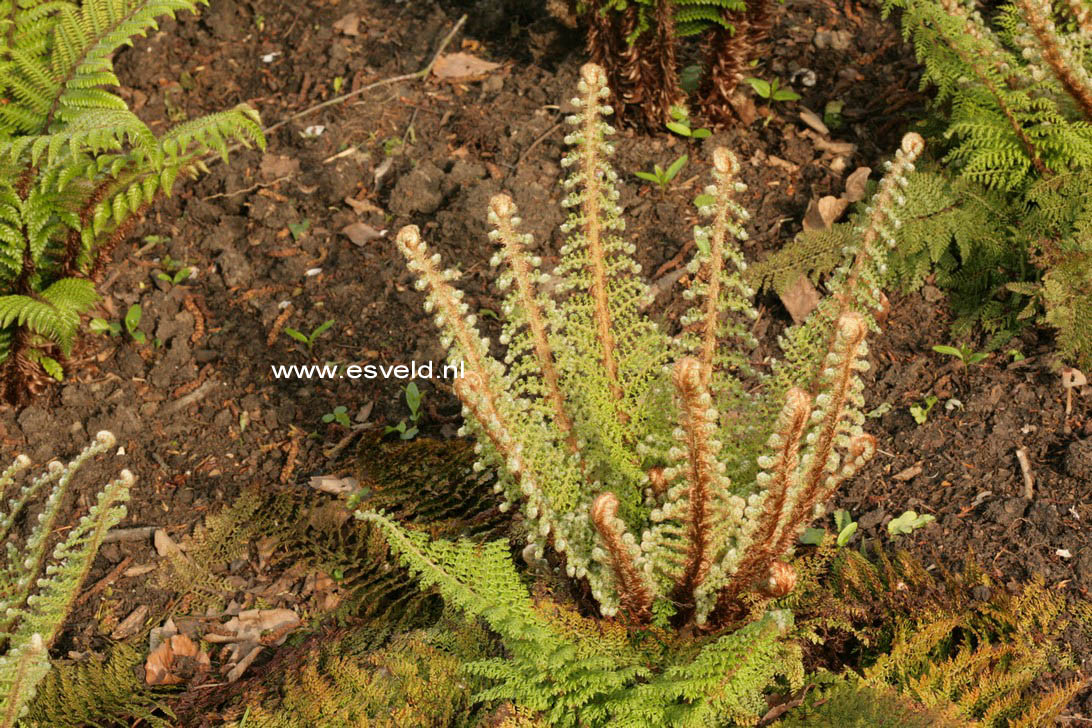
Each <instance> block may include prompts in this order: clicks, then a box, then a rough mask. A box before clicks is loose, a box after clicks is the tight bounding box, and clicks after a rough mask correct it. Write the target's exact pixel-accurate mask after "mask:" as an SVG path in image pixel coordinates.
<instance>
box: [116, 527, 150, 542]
mask: <svg viewBox="0 0 1092 728" xmlns="http://www.w3.org/2000/svg"><path fill="white" fill-rule="evenodd" d="M157 528H159V526H137V527H135V528H116V529H114V530H112V531H107V532H106V535H105V536H103V538H102V542H103V543H114V542H116V541H140V540H141V539H144V538H151V537H152V534H153V533H155V531H156V529H157Z"/></svg>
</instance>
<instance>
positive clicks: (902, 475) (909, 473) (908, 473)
mask: <svg viewBox="0 0 1092 728" xmlns="http://www.w3.org/2000/svg"><path fill="white" fill-rule="evenodd" d="M921 471H922V467H921V464H920V463H918V464H917V465H911V466H910V467H908V468H906V469H905V470H900V471H899V472H897V473H895V474H894V475H892V476H891V477H892V478H894V479H895V480H902V481H907V480H910V479H911V478H916V477H918V476H919V475H921Z"/></svg>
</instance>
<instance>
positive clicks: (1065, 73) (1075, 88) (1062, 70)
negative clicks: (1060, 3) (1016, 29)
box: [1019, 0, 1092, 121]
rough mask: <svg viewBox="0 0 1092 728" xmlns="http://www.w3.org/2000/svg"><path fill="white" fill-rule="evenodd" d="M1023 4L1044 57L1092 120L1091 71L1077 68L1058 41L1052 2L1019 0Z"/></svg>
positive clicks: (1021, 6) (1087, 117) (1029, 24)
mask: <svg viewBox="0 0 1092 728" xmlns="http://www.w3.org/2000/svg"><path fill="white" fill-rule="evenodd" d="M1019 4H1020V8H1021V9H1022V10H1023V11H1024V17H1025V18H1026V19H1027V21H1028V26H1029V27H1030V28H1031V31H1032V32H1033V33H1034V34H1035V38H1036V40H1038V41H1039V46H1040V48H1041V49H1042V52H1043V60H1045V61H1046V62H1047V64H1048V65H1049V66H1050V68H1051V70H1052V71H1054V75H1055V76H1057V77H1058V80H1059V81H1061V82H1062V86H1064V87H1065V90H1066V91H1068V92H1069V95H1070V96H1072V97H1073V99H1074V100H1075V101H1076V102H1077V104H1078V105H1079V106H1080V107H1081V111H1083V112H1084V116H1085V118H1086V119H1088V120H1089V121H1092V84H1090V83H1089V81H1088V74H1087V73H1085V74H1084V77H1083V78H1082V77H1081V75H1080V73H1079V72H1078V71H1077V69H1075V68H1073V66H1072V65H1071V63H1070V61H1071V59H1069V58H1067V57H1066V53H1065V51H1064V49H1063V48H1062V46H1061V44H1060V43H1059V42H1058V36H1057V35H1056V33H1057V29H1056V28H1055V27H1054V23H1053V22H1052V21H1051V19H1050V4H1049V3H1047V4H1046V5H1045V7H1044V5H1043V4H1041V3H1039V2H1036V1H1035V0H1019Z"/></svg>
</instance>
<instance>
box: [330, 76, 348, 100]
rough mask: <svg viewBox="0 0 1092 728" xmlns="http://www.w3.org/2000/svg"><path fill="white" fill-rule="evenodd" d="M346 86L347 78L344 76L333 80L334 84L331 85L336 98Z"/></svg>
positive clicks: (335, 77)
mask: <svg viewBox="0 0 1092 728" xmlns="http://www.w3.org/2000/svg"><path fill="white" fill-rule="evenodd" d="M344 85H345V77H344V76H334V80H333V83H331V86H333V88H334V95H335V96H336V95H337V94H339V93H341V87H342V86H344Z"/></svg>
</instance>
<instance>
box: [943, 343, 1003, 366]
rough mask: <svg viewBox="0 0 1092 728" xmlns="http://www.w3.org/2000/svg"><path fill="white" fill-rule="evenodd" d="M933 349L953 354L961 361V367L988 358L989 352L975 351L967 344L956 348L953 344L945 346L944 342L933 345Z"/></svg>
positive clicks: (949, 354)
mask: <svg viewBox="0 0 1092 728" xmlns="http://www.w3.org/2000/svg"><path fill="white" fill-rule="evenodd" d="M933 351H935V352H936V353H938V354H947V355H948V356H954V357H955V358H956V359H959V360H960V361H961V362H963V367H964V368H966V367H969V366H971V365H972V364H978V363H979V362H981V361H984V360H986V359H989V358H990V354H989V352H986V351H975V350H974V349H972V348H971V347H969V346H960V347H959V348H956V347H954V346H946V345H944V344H938V345H936V346H934V347H933Z"/></svg>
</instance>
